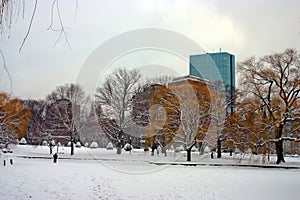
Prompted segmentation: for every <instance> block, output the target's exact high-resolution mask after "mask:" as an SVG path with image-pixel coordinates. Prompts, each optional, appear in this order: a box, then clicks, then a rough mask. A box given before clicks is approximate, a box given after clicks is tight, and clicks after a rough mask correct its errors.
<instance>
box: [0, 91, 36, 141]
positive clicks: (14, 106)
mask: <svg viewBox="0 0 300 200" xmlns="http://www.w3.org/2000/svg"><path fill="white" fill-rule="evenodd" d="M30 119H31V112H30V110H29V109H27V108H24V107H23V105H22V103H21V102H20V100H18V99H11V98H10V97H9V96H8V95H7V94H5V93H0V125H1V129H2V133H1V136H0V139H1V137H2V140H3V141H6V142H7V141H8V140H13V139H17V138H18V139H20V138H22V137H24V136H25V133H26V128H27V125H28V123H29V120H30Z"/></svg>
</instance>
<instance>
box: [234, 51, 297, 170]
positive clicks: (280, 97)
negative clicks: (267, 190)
mask: <svg viewBox="0 0 300 200" xmlns="http://www.w3.org/2000/svg"><path fill="white" fill-rule="evenodd" d="M238 68H239V70H240V74H241V86H242V90H243V92H244V94H245V96H246V97H251V99H252V100H253V99H254V100H257V101H259V107H258V108H261V109H262V110H263V112H262V113H263V116H264V118H265V119H266V120H267V121H268V122H269V124H270V125H271V127H270V129H271V130H272V132H273V133H272V135H273V136H272V137H273V140H272V142H274V143H275V149H276V154H277V162H276V163H277V164H279V163H281V162H285V160H284V156H283V141H284V140H298V139H297V138H291V137H289V138H286V137H284V136H285V135H286V134H290V133H287V132H286V131H287V127H288V125H289V124H290V123H292V122H296V123H297V124H299V120H300V118H299V113H300V112H299V111H300V110H299V107H298V104H299V103H298V102H299V97H300V96H299V95H300V78H299V77H300V54H299V53H298V52H297V51H296V50H294V49H287V50H285V51H284V52H283V53H275V54H272V55H267V56H265V57H263V58H260V59H259V60H255V58H250V59H247V60H245V61H244V62H241V63H239V65H238ZM289 132H293V131H292V130H290V131H289Z"/></svg>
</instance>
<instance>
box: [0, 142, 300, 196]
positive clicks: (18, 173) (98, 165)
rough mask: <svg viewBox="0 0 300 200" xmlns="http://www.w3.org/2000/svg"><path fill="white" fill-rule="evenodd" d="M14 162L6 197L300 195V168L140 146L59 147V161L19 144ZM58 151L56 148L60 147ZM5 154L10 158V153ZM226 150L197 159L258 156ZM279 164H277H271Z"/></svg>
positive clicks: (0, 190)
mask: <svg viewBox="0 0 300 200" xmlns="http://www.w3.org/2000/svg"><path fill="white" fill-rule="evenodd" d="M12 149H13V152H14V153H12V154H8V153H7V154H5V155H4V154H3V153H2V154H1V163H2V161H3V159H4V158H5V159H6V160H8V159H10V158H13V160H14V165H10V164H8V165H6V166H3V165H2V166H0V199H1V200H2V199H3V200H4V199H132V200H133V199H156V200H159V199H198V200H206V199H207V200H209V199H216V200H219V199H220V200H221V199H230V200H233V199H251V200H252V199H256V200H259V199H272V200H276V199H278V200H279V199H295V200H296V199H299V197H300V169H282V168H270V169H269V168H259V167H250V166H249V167H245V166H244V167H240V166H235V167H232V166H217V167H216V166H183V165H156V164H151V163H149V161H151V162H152V163H165V164H166V163H172V164H174V163H185V162H184V160H185V159H186V158H185V157H184V154H183V153H177V154H175V153H174V152H168V156H167V157H165V156H163V155H161V154H160V155H159V156H157V154H155V156H150V153H149V152H147V153H145V152H143V151H140V150H134V151H133V152H132V153H131V154H129V153H128V152H122V154H121V155H117V154H116V150H110V151H109V150H105V149H87V148H80V149H79V148H76V149H75V155H74V156H72V157H71V156H70V155H69V151H70V149H69V148H67V147H64V148H60V149H59V154H58V155H59V159H58V163H56V164H55V163H53V161H52V159H51V158H52V157H51V155H49V148H48V147H32V146H14V147H13V148H12ZM54 150H55V151H54V152H56V149H54ZM4 156H5V157H4ZM30 157H31V158H30ZM249 158H250V157H246V156H243V157H238V155H234V156H233V157H229V155H224V158H223V159H210V155H204V156H201V157H199V156H198V155H197V154H196V153H195V154H193V158H192V160H193V162H194V163H219V164H220V163H221V164H222V163H224V164H229V163H233V164H234V163H235V164H239V163H242V164H243V163H244V164H246V163H255V164H257V165H266V164H260V158H259V157H257V158H255V157H251V159H250V161H249ZM299 163H300V158H298V157H294V158H287V163H285V164H284V165H285V166H298V167H299V166H300V164H299ZM267 165H270V166H273V165H272V163H270V164H267Z"/></svg>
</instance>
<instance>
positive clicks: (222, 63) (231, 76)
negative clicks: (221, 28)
mask: <svg viewBox="0 0 300 200" xmlns="http://www.w3.org/2000/svg"><path fill="white" fill-rule="evenodd" d="M190 75H193V76H198V77H201V78H205V79H208V80H210V81H212V82H216V81H222V82H223V89H225V91H226V94H227V98H228V99H232V100H233V99H234V98H233V95H234V90H235V57H234V55H232V54H229V53H227V52H220V53H207V54H200V55H192V56H190ZM233 111H234V102H233V101H232V103H231V105H230V106H229V108H228V112H233Z"/></svg>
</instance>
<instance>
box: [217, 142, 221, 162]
mask: <svg viewBox="0 0 300 200" xmlns="http://www.w3.org/2000/svg"><path fill="white" fill-rule="evenodd" d="M217 147H218V148H217V158H221V157H222V153H221V149H222V141H221V139H220V138H218V141H217Z"/></svg>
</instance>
